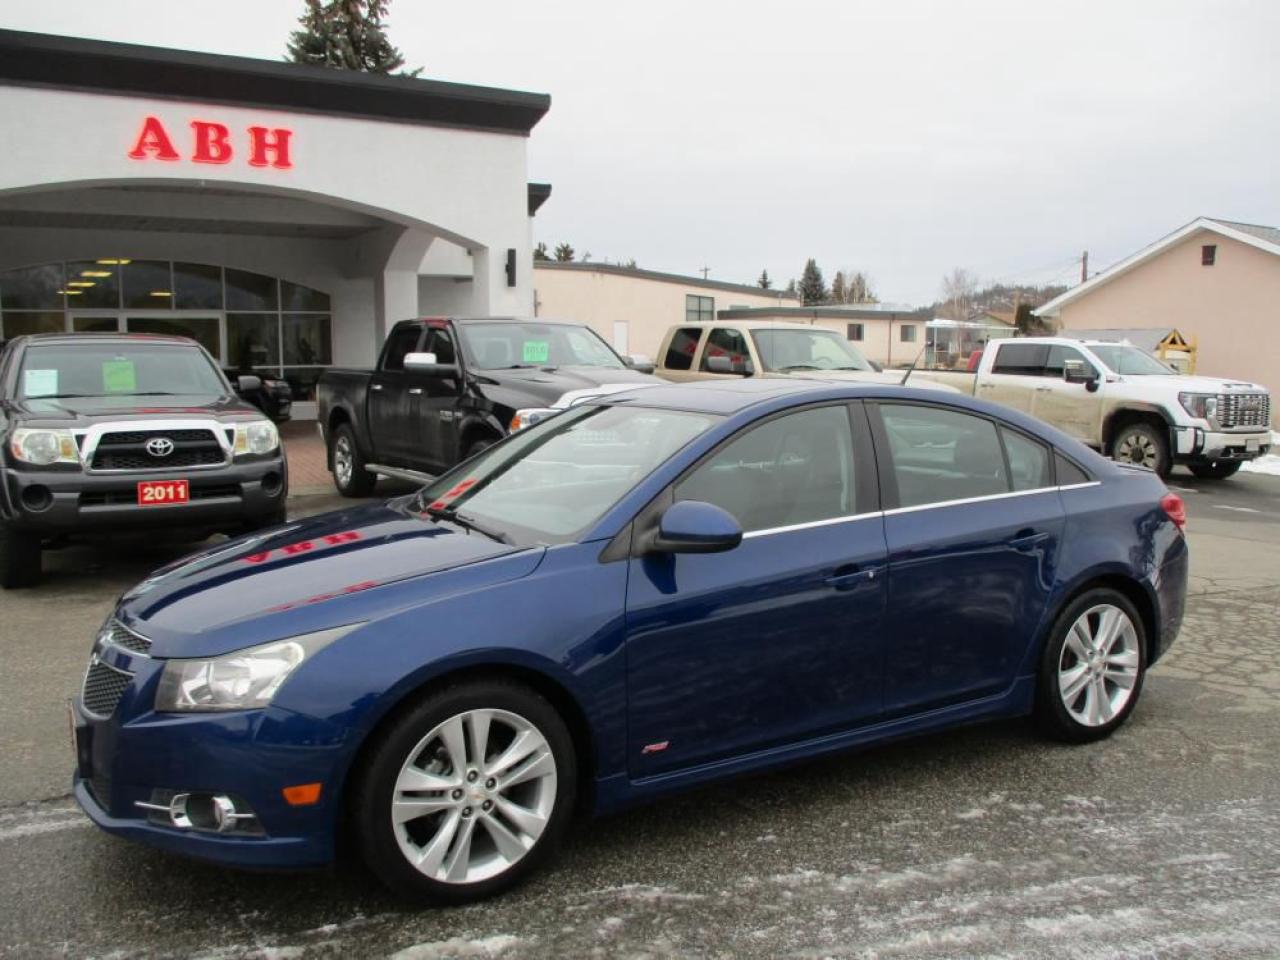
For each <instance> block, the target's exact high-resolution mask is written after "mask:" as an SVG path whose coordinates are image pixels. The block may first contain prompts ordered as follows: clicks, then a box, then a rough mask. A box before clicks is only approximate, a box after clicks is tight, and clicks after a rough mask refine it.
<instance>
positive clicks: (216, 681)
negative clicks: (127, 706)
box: [156, 623, 358, 713]
mask: <svg viewBox="0 0 1280 960" xmlns="http://www.w3.org/2000/svg"><path fill="white" fill-rule="evenodd" d="M357 626H358V624H354V623H351V624H347V625H346V626H345V627H334V628H333V629H332V630H321V631H319V632H317V633H308V634H304V635H303V636H300V637H290V638H289V639H288V640H274V641H272V642H271V643H264V644H262V645H261V646H257V647H248V648H247V649H245V650H237V651H236V652H235V653H228V654H226V655H224V656H221V657H213V658H212V659H209V660H169V661H167V662H166V663H165V665H164V673H162V674H161V675H160V686H159V687H158V688H157V690H156V711H157V712H159V713H182V712H187V711H191V712H200V711H210V710H253V709H255V708H258V707H265V706H266V705H267V704H269V703H270V702H271V698H272V697H274V696H275V695H276V691H278V690H279V689H280V687H281V685H282V684H283V683H284V682H285V680H287V679H288V678H289V675H290V674H291V673H293V671H294V670H296V669H297V668H298V665H299V664H300V663H302V662H303V661H304V660H306V659H307V658H308V657H311V656H314V655H315V654H316V653H318V652H319V651H320V650H323V649H324V648H325V647H327V646H328V645H329V644H331V643H333V641H335V640H337V639H338V638H339V637H341V636H343V635H344V634H347V633H350V632H351V631H352V630H354V629H355V628H356V627H357Z"/></svg>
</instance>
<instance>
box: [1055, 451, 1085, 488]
mask: <svg viewBox="0 0 1280 960" xmlns="http://www.w3.org/2000/svg"><path fill="white" fill-rule="evenodd" d="M1054 459H1055V461H1056V463H1057V470H1058V485H1059V486H1062V487H1069V486H1071V484H1073V483H1088V482H1089V481H1090V480H1092V479H1093V478H1092V477H1090V476H1089V475H1088V474H1087V473H1085V472H1084V471H1083V470H1081V469H1080V468H1079V467H1077V466H1076V465H1075V464H1074V463H1072V462H1071V461H1070V460H1068V459H1067V458H1066V457H1064V456H1063V455H1062V454H1060V453H1059V454H1057V456H1056V457H1055V458H1054Z"/></svg>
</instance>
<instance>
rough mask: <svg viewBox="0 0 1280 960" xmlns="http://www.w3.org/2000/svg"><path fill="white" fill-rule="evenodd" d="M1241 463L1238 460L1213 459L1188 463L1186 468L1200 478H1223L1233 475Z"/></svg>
mask: <svg viewBox="0 0 1280 960" xmlns="http://www.w3.org/2000/svg"><path fill="white" fill-rule="evenodd" d="M1241 463H1242V461H1240V460H1215V461H1213V463H1193V464H1189V465H1188V467H1187V469H1189V470H1190V471H1191V472H1192V474H1194V475H1195V476H1197V477H1199V478H1200V479H1202V480H1225V479H1227V477H1233V476H1235V474H1236V471H1237V470H1239V469H1240V464H1241Z"/></svg>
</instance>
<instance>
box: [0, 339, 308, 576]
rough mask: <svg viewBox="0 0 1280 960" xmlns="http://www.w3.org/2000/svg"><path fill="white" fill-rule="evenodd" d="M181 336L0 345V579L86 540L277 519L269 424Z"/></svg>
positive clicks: (252, 380)
mask: <svg viewBox="0 0 1280 960" xmlns="http://www.w3.org/2000/svg"><path fill="white" fill-rule="evenodd" d="M258 386H260V383H259V382H258V378H257V377H241V378H240V380H239V381H238V382H237V384H236V385H235V388H233V386H232V384H231V383H230V382H229V381H228V380H227V378H226V377H225V376H224V375H223V373H222V371H221V370H219V369H218V366H217V364H216V363H215V362H214V360H213V358H212V357H210V356H209V354H208V353H206V352H205V350H204V348H202V347H201V346H200V345H199V344H197V343H196V342H195V341H193V340H188V339H186V338H185V337H159V336H152V335H149V334H114V333H57V334H40V335H37V336H27V337H17V338H15V339H13V340H11V341H9V343H8V344H7V345H6V346H5V347H4V349H3V351H2V352H0V443H2V444H3V446H2V447H0V586H4V587H18V586H27V585H30V584H32V583H34V582H35V581H36V580H38V579H39V577H40V559H41V551H42V550H43V549H44V547H45V546H47V545H50V544H52V543H56V542H58V541H63V540H69V539H77V538H82V537H84V536H86V535H94V534H104V535H107V536H115V535H117V534H118V533H120V532H121V531H129V530H140V531H146V532H147V535H154V534H155V532H157V531H165V532H170V531H176V532H179V533H183V534H190V535H192V536H208V535H209V534H210V533H213V532H217V531H223V532H228V533H239V532H243V531H246V530H252V529H257V528H259V527H264V526H270V525H273V524H276V523H282V522H284V518H285V497H286V495H287V493H288V472H287V469H286V467H285V459H284V455H283V452H282V450H281V448H280V434H279V433H278V432H277V430H276V427H275V424H273V423H272V422H271V421H270V420H268V419H267V418H266V417H264V416H263V415H262V414H261V413H259V412H258V411H257V410H256V409H254V408H253V407H251V406H249V405H248V404H247V403H245V402H244V401H243V400H241V399H240V398H239V397H237V396H236V389H240V390H252V389H255V388H257V387H258Z"/></svg>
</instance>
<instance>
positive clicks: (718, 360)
mask: <svg viewBox="0 0 1280 960" xmlns="http://www.w3.org/2000/svg"><path fill="white" fill-rule="evenodd" d="M707 370H709V371H710V372H711V373H736V374H738V375H739V376H743V377H749V376H751V375H752V374H753V373H755V372H756V368H755V366H754V365H753V364H752V362H751V361H750V360H739V361H738V362H737V363H734V362H733V361H732V360H730V359H729V358H728V357H726V356H723V355H721V356H718V357H707Z"/></svg>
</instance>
